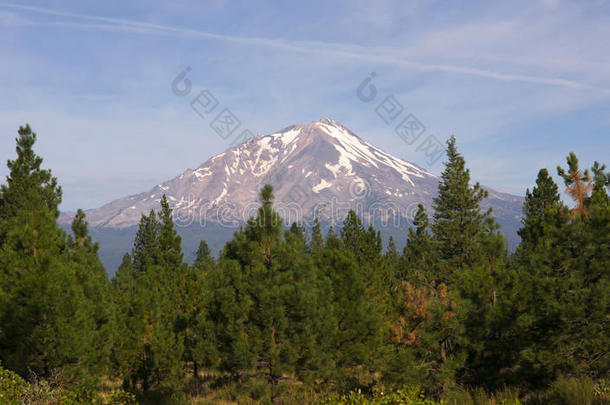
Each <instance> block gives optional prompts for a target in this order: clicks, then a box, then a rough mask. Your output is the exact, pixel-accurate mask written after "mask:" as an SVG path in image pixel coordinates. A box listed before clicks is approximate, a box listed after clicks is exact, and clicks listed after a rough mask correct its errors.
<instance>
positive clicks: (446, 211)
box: [432, 136, 489, 281]
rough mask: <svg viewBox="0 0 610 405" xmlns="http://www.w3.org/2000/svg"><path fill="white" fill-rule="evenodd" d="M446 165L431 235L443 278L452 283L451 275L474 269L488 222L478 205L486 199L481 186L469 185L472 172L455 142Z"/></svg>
mask: <svg viewBox="0 0 610 405" xmlns="http://www.w3.org/2000/svg"><path fill="white" fill-rule="evenodd" d="M447 159H448V160H447V162H446V163H445V170H444V171H443V172H442V174H441V179H440V182H439V185H438V196H437V197H436V198H434V204H433V207H434V222H433V223H432V232H433V234H434V237H435V240H436V241H437V244H438V254H439V258H440V260H441V264H442V265H441V268H440V269H439V270H440V277H442V279H443V280H444V281H449V279H450V277H451V273H453V272H454V271H455V270H457V269H459V268H466V267H468V266H471V265H473V264H474V263H476V261H477V260H478V258H479V254H480V252H479V251H478V244H477V238H478V237H479V235H480V234H481V232H483V229H484V222H485V218H486V217H487V216H488V215H489V212H487V213H481V210H480V208H479V203H480V202H481V201H482V200H483V199H484V198H486V197H487V191H485V190H483V189H482V188H481V186H480V185H479V183H478V182H477V183H475V185H474V186H471V185H470V171H469V170H468V169H466V167H465V161H464V158H463V157H462V155H460V154H459V153H458V151H457V147H456V145H455V138H454V137H453V136H452V137H451V138H450V139H449V140H448V141H447Z"/></svg>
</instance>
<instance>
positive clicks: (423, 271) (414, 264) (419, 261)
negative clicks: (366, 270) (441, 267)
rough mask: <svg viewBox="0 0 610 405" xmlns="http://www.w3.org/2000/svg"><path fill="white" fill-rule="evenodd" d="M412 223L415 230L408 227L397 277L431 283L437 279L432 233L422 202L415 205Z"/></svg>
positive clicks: (418, 283)
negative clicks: (415, 210) (415, 211)
mask: <svg viewBox="0 0 610 405" xmlns="http://www.w3.org/2000/svg"><path fill="white" fill-rule="evenodd" d="M413 224H414V225H415V230H414V229H413V227H411V228H409V235H408V237H407V243H406V245H405V247H404V250H403V253H402V257H401V260H400V265H399V271H398V273H397V277H398V278H399V280H402V281H410V282H412V283H415V284H416V285H421V284H431V283H432V284H433V283H435V282H436V281H438V280H437V276H438V275H437V273H436V271H435V267H434V265H435V264H436V255H435V251H434V243H433V240H432V235H431V234H430V232H429V227H430V223H429V222H428V215H427V214H426V209H425V208H424V206H423V205H422V204H419V205H418V206H417V213H416V214H415V218H414V221H413Z"/></svg>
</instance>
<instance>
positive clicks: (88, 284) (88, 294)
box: [67, 209, 113, 375]
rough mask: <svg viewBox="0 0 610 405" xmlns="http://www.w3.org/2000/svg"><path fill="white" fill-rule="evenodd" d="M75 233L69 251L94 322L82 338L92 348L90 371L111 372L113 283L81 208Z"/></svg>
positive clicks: (73, 229)
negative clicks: (99, 255)
mask: <svg viewBox="0 0 610 405" xmlns="http://www.w3.org/2000/svg"><path fill="white" fill-rule="evenodd" d="M72 232H73V236H69V237H68V250H67V254H68V255H69V259H70V262H71V264H72V266H74V269H75V273H76V277H77V279H78V282H79V283H80V285H81V286H82V288H83V292H84V294H85V298H86V301H85V302H83V305H87V313H88V317H89V318H90V320H92V321H93V322H94V324H93V328H92V329H91V330H87V331H82V334H81V337H80V340H83V341H84V340H86V344H87V345H88V346H89V347H90V349H91V350H90V354H91V355H92V357H91V358H90V359H88V363H89V364H91V365H92V368H91V370H90V371H92V372H94V373H95V375H101V374H102V373H106V372H107V371H108V366H109V360H110V346H111V341H112V328H113V324H112V312H113V307H112V299H111V291H110V282H109V280H108V274H107V273H106V269H104V266H103V265H102V263H101V262H100V260H99V257H98V249H99V245H98V243H97V242H93V240H92V239H91V236H90V235H89V230H88V225H87V222H86V221H85V213H84V212H83V211H82V210H80V209H79V210H78V211H77V212H76V215H75V217H74V220H73V221H72Z"/></svg>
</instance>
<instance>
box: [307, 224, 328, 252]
mask: <svg viewBox="0 0 610 405" xmlns="http://www.w3.org/2000/svg"><path fill="white" fill-rule="evenodd" d="M323 247H324V238H323V237H322V231H321V229H320V220H319V219H318V217H316V218H315V219H314V225H313V228H311V242H310V243H309V249H308V251H309V253H312V254H314V255H315V254H318V253H320V252H321V251H322V248H323Z"/></svg>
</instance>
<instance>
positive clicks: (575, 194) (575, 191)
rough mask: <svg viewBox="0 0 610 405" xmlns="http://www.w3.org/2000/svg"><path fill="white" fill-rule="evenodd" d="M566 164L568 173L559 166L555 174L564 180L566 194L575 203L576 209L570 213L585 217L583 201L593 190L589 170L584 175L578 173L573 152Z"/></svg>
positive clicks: (576, 160) (585, 211)
mask: <svg viewBox="0 0 610 405" xmlns="http://www.w3.org/2000/svg"><path fill="white" fill-rule="evenodd" d="M567 162H568V171H567V172H566V171H565V170H563V169H562V168H561V166H557V174H558V175H559V176H561V177H562V178H563V180H564V183H565V185H566V193H567V194H568V195H569V196H570V197H572V198H573V199H574V201H575V202H576V207H574V208H573V209H572V213H573V214H574V215H580V216H585V215H587V208H586V206H585V200H586V198H587V196H588V194H589V193H590V192H591V190H592V189H593V184H592V183H591V176H590V175H589V170H585V171H584V173H583V172H581V171H580V169H579V168H578V158H577V157H576V155H575V154H574V152H570V154H569V155H568V158H567Z"/></svg>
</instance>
